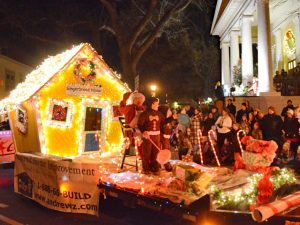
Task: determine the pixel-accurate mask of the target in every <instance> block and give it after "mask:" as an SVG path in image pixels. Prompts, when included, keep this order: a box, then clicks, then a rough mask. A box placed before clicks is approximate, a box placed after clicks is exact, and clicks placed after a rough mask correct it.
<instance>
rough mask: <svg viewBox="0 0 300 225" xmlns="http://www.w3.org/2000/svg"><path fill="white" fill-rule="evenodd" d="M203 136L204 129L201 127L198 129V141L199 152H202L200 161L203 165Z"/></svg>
mask: <svg viewBox="0 0 300 225" xmlns="http://www.w3.org/2000/svg"><path fill="white" fill-rule="evenodd" d="M201 137H202V131H201V130H200V129H198V130H197V141H198V146H199V153H200V162H201V164H202V165H203V155H202V146H201Z"/></svg>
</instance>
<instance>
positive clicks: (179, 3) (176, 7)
mask: <svg viewBox="0 0 300 225" xmlns="http://www.w3.org/2000/svg"><path fill="white" fill-rule="evenodd" d="M191 2H192V0H184V1H181V0H178V1H177V3H176V4H175V5H174V6H173V7H172V8H171V9H170V10H169V11H167V12H166V13H165V15H164V16H163V17H162V18H161V20H160V21H159V22H158V23H157V25H156V27H155V28H154V30H153V31H152V33H151V34H150V35H149V37H148V38H147V39H146V41H145V42H144V43H143V44H142V45H141V46H140V47H139V48H138V49H137V51H136V52H135V54H134V55H133V63H134V64H135V65H136V64H137V62H138V61H139V60H140V58H141V57H142V55H143V54H144V53H145V51H146V50H147V49H148V48H149V47H150V46H151V44H152V43H153V41H154V40H155V39H156V37H157V35H158V34H159V33H160V32H161V30H162V29H163V27H164V26H165V24H166V23H167V21H168V20H169V19H170V18H171V16H172V15H173V14H174V13H176V12H180V11H182V10H184V9H185V8H186V7H187V6H188V5H189V4H190V3H191Z"/></svg>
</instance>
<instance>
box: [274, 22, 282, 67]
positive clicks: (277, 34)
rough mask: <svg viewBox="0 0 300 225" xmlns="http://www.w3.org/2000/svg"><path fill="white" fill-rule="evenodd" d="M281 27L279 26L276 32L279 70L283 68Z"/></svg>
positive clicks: (277, 65)
mask: <svg viewBox="0 0 300 225" xmlns="http://www.w3.org/2000/svg"><path fill="white" fill-rule="evenodd" d="M281 35H282V34H281V29H280V28H279V29H278V30H276V31H275V32H274V36H275V44H276V49H275V57H276V65H275V68H276V70H278V71H279V72H280V71H281V69H282V38H281V37H282V36H281Z"/></svg>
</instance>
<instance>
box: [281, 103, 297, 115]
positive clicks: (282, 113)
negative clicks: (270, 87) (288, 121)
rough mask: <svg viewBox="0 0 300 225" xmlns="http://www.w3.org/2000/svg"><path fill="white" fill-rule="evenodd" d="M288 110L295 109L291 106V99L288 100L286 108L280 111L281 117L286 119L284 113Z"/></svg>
mask: <svg viewBox="0 0 300 225" xmlns="http://www.w3.org/2000/svg"><path fill="white" fill-rule="evenodd" d="M289 109H292V110H294V109H295V107H294V106H293V102H292V100H291V99H289V100H288V101H287V105H286V107H284V108H283V109H282V111H281V116H283V117H286V116H287V114H286V113H287V111H288V110H289Z"/></svg>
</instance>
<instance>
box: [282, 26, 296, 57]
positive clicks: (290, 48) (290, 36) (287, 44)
mask: <svg viewBox="0 0 300 225" xmlns="http://www.w3.org/2000/svg"><path fill="white" fill-rule="evenodd" d="M284 48H285V51H286V54H287V56H288V58H289V59H293V58H294V57H295V53H296V39H295V35H294V33H293V31H292V30H290V29H289V30H288V31H287V32H286V33H285V35H284Z"/></svg>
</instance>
